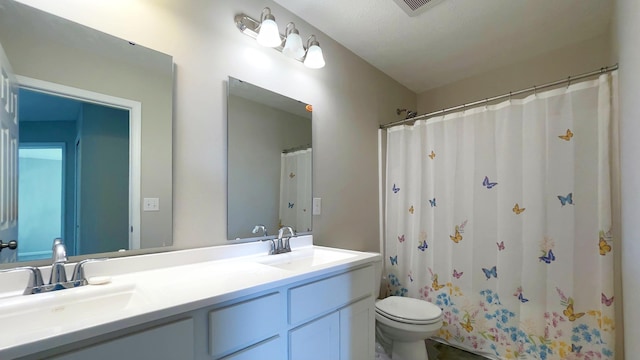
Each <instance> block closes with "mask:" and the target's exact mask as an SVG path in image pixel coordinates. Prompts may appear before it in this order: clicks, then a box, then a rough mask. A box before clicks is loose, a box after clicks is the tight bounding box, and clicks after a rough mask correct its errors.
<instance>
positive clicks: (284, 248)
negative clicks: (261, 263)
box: [278, 226, 296, 253]
mask: <svg viewBox="0 0 640 360" xmlns="http://www.w3.org/2000/svg"><path fill="white" fill-rule="evenodd" d="M285 231H288V232H289V236H288V237H287V238H285V239H284V243H283V239H282V238H283V236H284V232H285ZM294 236H296V233H295V231H293V229H292V228H291V226H283V227H281V228H280V230H278V253H286V252H291V245H290V244H289V239H291V238H292V237H294Z"/></svg>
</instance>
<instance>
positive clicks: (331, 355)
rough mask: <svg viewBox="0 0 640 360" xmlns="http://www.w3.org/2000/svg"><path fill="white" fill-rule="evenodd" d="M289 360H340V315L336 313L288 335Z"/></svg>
mask: <svg viewBox="0 0 640 360" xmlns="http://www.w3.org/2000/svg"><path fill="white" fill-rule="evenodd" d="M289 349H290V353H289V360H328V359H331V360H334V359H340V315H339V313H338V312H337V311H336V312H334V313H332V314H329V315H327V316H325V317H323V318H320V319H317V320H314V321H311V322H309V323H307V324H305V325H303V326H301V327H299V328H297V329H295V330H292V331H291V332H290V333H289Z"/></svg>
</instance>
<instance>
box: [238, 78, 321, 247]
mask: <svg viewBox="0 0 640 360" xmlns="http://www.w3.org/2000/svg"><path fill="white" fill-rule="evenodd" d="M227 112H228V113H227V130H228V138H227V141H228V152H227V176H228V178H227V184H228V185H227V239H229V240H234V239H247V238H258V237H262V236H263V233H262V231H258V232H256V233H254V232H253V230H254V228H255V226H256V225H264V226H265V228H266V230H267V232H268V235H269V236H272V235H275V234H277V231H278V229H279V228H280V227H282V226H291V227H292V228H293V229H294V230H295V231H296V233H310V232H311V200H312V199H311V198H312V191H311V179H312V173H311V169H312V166H311V165H312V150H311V138H312V137H311V117H312V116H311V115H312V112H311V106H310V105H307V104H305V103H302V102H300V101H297V100H293V99H291V98H288V97H286V96H282V95H280V94H277V93H274V92H272V91H269V90H265V89H262V88H260V87H257V86H255V85H252V84H250V83H247V82H245V81H242V80H238V79H235V78H232V77H230V78H229V83H228V102H227Z"/></svg>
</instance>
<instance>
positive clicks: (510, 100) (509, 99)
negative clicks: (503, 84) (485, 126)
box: [509, 91, 511, 103]
mask: <svg viewBox="0 0 640 360" xmlns="http://www.w3.org/2000/svg"><path fill="white" fill-rule="evenodd" d="M509 103H511V91H509Z"/></svg>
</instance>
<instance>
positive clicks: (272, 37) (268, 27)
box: [256, 18, 282, 47]
mask: <svg viewBox="0 0 640 360" xmlns="http://www.w3.org/2000/svg"><path fill="white" fill-rule="evenodd" d="M256 40H258V44H260V45H262V46H267V47H278V46H280V44H282V39H281V38H280V31H278V25H277V24H276V22H275V21H274V20H272V19H269V18H267V19H265V20H264V21H263V22H262V23H261V24H260V32H259V33H258V37H257V38H256Z"/></svg>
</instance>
